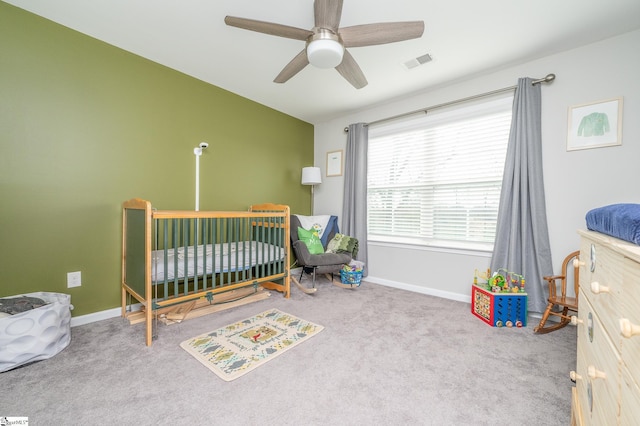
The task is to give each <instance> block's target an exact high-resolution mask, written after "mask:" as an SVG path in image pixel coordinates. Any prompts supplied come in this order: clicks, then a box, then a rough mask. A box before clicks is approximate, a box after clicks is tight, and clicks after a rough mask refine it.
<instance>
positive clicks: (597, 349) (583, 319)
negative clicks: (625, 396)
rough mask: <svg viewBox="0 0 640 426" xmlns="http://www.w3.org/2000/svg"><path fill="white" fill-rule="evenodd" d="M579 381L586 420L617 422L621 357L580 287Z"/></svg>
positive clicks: (597, 422)
mask: <svg viewBox="0 0 640 426" xmlns="http://www.w3.org/2000/svg"><path fill="white" fill-rule="evenodd" d="M579 306H580V309H579V311H578V318H579V319H580V321H579V323H578V356H577V364H578V365H577V369H576V372H577V373H578V375H579V376H580V378H579V380H577V381H576V387H577V391H578V395H579V402H580V406H581V410H582V420H583V421H584V423H585V424H606V425H608V424H615V423H616V419H617V417H618V388H619V385H618V365H619V363H620V357H619V355H618V352H617V350H616V348H615V346H614V345H613V344H612V342H611V339H610V338H609V336H608V334H607V333H606V332H605V329H604V325H603V324H602V322H601V321H600V317H599V316H598V315H597V314H596V311H595V310H594V308H593V306H592V305H591V304H590V303H589V301H588V300H587V298H586V297H585V294H584V292H583V291H580V300H579Z"/></svg>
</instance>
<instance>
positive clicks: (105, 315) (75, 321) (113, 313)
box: [71, 303, 141, 327]
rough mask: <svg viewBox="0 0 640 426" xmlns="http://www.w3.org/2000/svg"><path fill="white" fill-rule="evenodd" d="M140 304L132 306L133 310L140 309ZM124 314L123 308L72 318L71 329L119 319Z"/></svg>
mask: <svg viewBox="0 0 640 426" xmlns="http://www.w3.org/2000/svg"><path fill="white" fill-rule="evenodd" d="M140 306H141V305H140V304H139V303H136V304H134V305H131V310H132V311H135V310H138V309H140ZM121 314H122V308H113V309H107V310H106V311H100V312H94V313H92V314H87V315H80V316H77V317H72V318H71V327H77V326H79V325H85V324H90V323H92V322H98V321H102V320H106V319H109V318H115V317H119V316H120V315H121Z"/></svg>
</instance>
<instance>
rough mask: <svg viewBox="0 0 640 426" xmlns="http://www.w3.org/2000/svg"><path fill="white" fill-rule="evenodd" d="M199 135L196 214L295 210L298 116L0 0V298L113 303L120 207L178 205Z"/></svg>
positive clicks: (191, 184)
mask: <svg viewBox="0 0 640 426" xmlns="http://www.w3.org/2000/svg"><path fill="white" fill-rule="evenodd" d="M211 57H212V58H215V55H213V54H212V55H211ZM212 60H213V59H212ZM274 90H277V88H274ZM201 141H206V142H208V143H209V148H208V149H207V150H205V153H204V155H203V156H202V157H201V158H200V210H246V209H247V208H248V206H249V205H251V204H256V203H263V202H274V203H281V204H288V205H289V206H290V207H291V211H292V212H296V213H303V214H308V213H309V204H310V191H309V188H308V187H304V186H302V185H301V184H300V172H301V169H302V167H304V166H309V165H313V126H312V125H311V124H309V123H306V122H303V121H301V120H298V119H296V118H293V117H291V116H288V115H286V114H283V113H280V112H278V111H275V110H273V109H271V108H268V107H266V106H264V105H261V104H258V103H256V102H253V101H250V100H248V99H246V98H242V97H240V96H238V95H235V94H233V93H230V92H228V91H225V90H223V89H220V88H218V87H215V86H213V85H210V84H207V83H204V82H202V81H200V80H197V79H195V78H192V77H189V76H186V75H184V74H182V73H180V72H177V71H175V70H172V69H169V68H167V67H164V66H161V65H159V64H157V63H155V62H152V61H149V60H147V59H144V58H141V57H139V56H136V55H134V54H131V53H129V52H126V51H124V50H121V49H118V48H116V47H113V46H111V45H108V44H106V43H104V42H101V41H98V40H96V39H93V38H91V37H88V36H86V35H84V34H81V33H79V32H76V31H73V30H70V29H68V28H66V27H64V26H61V25H58V24H56V23H53V22H51V21H48V20H46V19H43V18H41V17H39V16H36V15H34V14H31V13H29V12H26V11H24V10H22V9H19V8H16V7H14V6H11V5H8V4H6V3H3V2H0V193H1V194H2V201H1V204H0V235H1V237H0V241H1V243H0V296H8V295H17V294H24V293H30V292H36V291H50V292H60V293H67V294H70V295H71V303H72V304H73V305H74V307H75V309H74V311H73V315H74V316H78V315H84V314H89V313H93V312H99V311H102V310H106V309H110V308H115V307H118V306H120V277H121V271H120V269H121V263H120V262H121V256H122V248H121V245H122V243H121V238H122V235H121V232H122V231H121V228H122V211H121V204H122V202H123V201H125V200H127V199H130V198H134V197H139V198H144V199H147V200H149V201H151V202H152V204H153V206H154V207H155V208H158V209H172V210H173V209H189V210H192V209H193V208H194V205H195V156H194V154H193V148H195V147H197V146H198V144H199V143H200V142H201ZM73 271H81V272H82V286H81V287H77V288H71V289H68V288H67V283H66V280H67V272H73Z"/></svg>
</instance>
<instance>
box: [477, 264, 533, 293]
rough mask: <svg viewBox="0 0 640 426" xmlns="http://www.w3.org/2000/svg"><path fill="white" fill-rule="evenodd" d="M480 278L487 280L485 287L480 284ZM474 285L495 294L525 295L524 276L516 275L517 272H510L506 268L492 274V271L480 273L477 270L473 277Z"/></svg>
mask: <svg viewBox="0 0 640 426" xmlns="http://www.w3.org/2000/svg"><path fill="white" fill-rule="evenodd" d="M478 278H482V279H484V280H486V283H485V284H484V285H480V284H478ZM473 283H474V284H475V285H479V286H481V287H484V288H486V289H487V290H489V291H491V292H493V293H524V284H525V280H524V276H522V275H520V274H516V273H515V272H511V271H508V270H506V269H504V268H500V269H498V270H497V271H496V272H494V273H493V274H491V270H489V269H487V272H486V273H485V272H478V270H477V269H476V270H475V274H474V276H473Z"/></svg>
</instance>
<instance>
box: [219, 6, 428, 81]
mask: <svg viewBox="0 0 640 426" xmlns="http://www.w3.org/2000/svg"><path fill="white" fill-rule="evenodd" d="M342 3H343V0H315V1H314V2H313V8H314V17H315V26H314V27H313V28H312V29H311V30H304V29H301V28H296V27H290V26H288V25H281V24H275V23H272V22H264V21H257V20H255V19H246V18H237V17H234V16H227V17H225V18H224V22H225V23H226V24H227V25H230V26H232V27H237V28H242V29H245V30H250V31H256V32H259V33H264V34H270V35H274V36H278V37H285V38H290V39H294V40H302V41H305V42H306V45H305V48H304V49H303V50H302V52H300V53H298V55H296V56H295V57H294V58H293V59H292V60H291V62H289V63H288V64H287V65H286V66H285V67H284V68H283V69H282V71H280V74H278V76H277V77H276V78H275V80H273V81H274V82H275V83H284V82H286V81H287V80H289V79H290V78H291V77H293V76H294V75H296V74H297V73H299V72H300V71H302V69H303V68H304V67H306V66H307V65H308V64H309V63H311V64H312V65H315V66H317V67H319V68H335V69H336V70H337V71H338V72H339V73H340V75H342V76H343V77H344V78H345V79H346V80H347V81H348V82H349V83H351V85H352V86H353V87H355V88H356V89H361V88H363V87H364V86H366V85H367V79H366V78H365V76H364V74H363V73H362V70H361V69H360V67H359V66H358V64H357V63H356V61H355V59H354V58H353V56H351V54H350V53H349V51H348V50H347V49H346V48H347V47H362V46H373V45H377V44H386V43H395V42H397V41H404V40H411V39H414V38H419V37H421V36H422V34H423V33H424V21H407V22H382V23H376V24H365V25H355V26H352V27H345V28H340V17H341V15H342Z"/></svg>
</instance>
